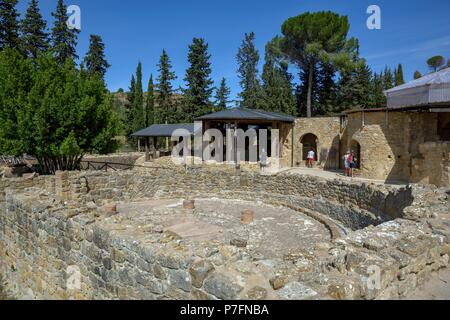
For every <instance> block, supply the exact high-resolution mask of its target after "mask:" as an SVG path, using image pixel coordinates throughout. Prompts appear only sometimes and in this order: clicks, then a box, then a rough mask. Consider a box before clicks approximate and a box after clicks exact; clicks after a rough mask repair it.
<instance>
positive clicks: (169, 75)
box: [155, 50, 177, 123]
mask: <svg viewBox="0 0 450 320" xmlns="http://www.w3.org/2000/svg"><path fill="white" fill-rule="evenodd" d="M171 69H172V64H171V62H170V59H169V56H168V55H167V52H166V51H165V50H163V52H162V54H161V57H160V60H159V63H158V72H159V76H158V89H159V94H158V96H157V98H156V104H157V106H158V107H157V108H156V112H155V119H158V122H159V123H166V122H169V123H170V122H171V121H174V120H175V119H176V118H177V115H176V114H174V111H175V110H174V103H173V101H172V99H173V88H172V81H173V80H175V79H176V78H177V77H176V75H175V73H174V72H173V71H172V70H171Z"/></svg>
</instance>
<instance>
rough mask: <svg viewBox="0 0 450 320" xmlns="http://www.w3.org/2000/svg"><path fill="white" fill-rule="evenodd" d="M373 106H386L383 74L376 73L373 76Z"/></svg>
mask: <svg viewBox="0 0 450 320" xmlns="http://www.w3.org/2000/svg"><path fill="white" fill-rule="evenodd" d="M371 100H372V101H371V102H372V106H371V107H372V108H386V103H387V102H386V96H385V95H384V85H383V74H382V73H380V74H377V73H375V74H374V75H373V78H372V99H371Z"/></svg>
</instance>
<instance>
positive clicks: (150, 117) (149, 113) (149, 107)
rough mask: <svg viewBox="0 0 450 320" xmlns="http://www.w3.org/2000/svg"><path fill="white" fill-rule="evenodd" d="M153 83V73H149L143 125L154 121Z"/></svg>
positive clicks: (146, 125)
mask: <svg viewBox="0 0 450 320" xmlns="http://www.w3.org/2000/svg"><path fill="white" fill-rule="evenodd" d="M154 113H155V85H154V83H153V75H150V80H149V81H148V88H147V100H146V104H145V127H149V126H150V125H152V124H154V123H155V114H154Z"/></svg>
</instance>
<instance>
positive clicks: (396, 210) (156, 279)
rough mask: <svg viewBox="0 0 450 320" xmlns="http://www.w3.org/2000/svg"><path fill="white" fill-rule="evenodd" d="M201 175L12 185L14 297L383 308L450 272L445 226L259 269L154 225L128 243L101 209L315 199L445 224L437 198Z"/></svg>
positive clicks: (8, 266)
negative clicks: (72, 283)
mask: <svg viewBox="0 0 450 320" xmlns="http://www.w3.org/2000/svg"><path fill="white" fill-rule="evenodd" d="M191 170H192V171H188V172H187V173H185V172H183V171H170V172H168V171H164V170H160V171H156V170H155V171H150V172H149V174H148V175H146V176H142V175H141V174H133V173H129V172H127V173H120V174H117V173H116V174H107V173H99V172H88V173H81V174H80V173H70V174H68V173H58V175H57V176H56V177H43V178H42V179H43V180H44V182H42V180H37V181H36V182H37V184H36V186H35V188H31V189H22V190H21V191H20V192H18V190H17V189H14V188H15V187H16V186H17V187H18V188H22V187H23V186H21V185H20V183H18V184H17V182H13V183H10V184H9V185H7V184H8V182H5V183H4V187H8V188H7V190H6V191H5V195H6V196H5V201H0V273H1V274H3V275H4V276H5V278H6V279H7V280H8V283H9V284H10V285H11V286H12V288H11V289H13V292H15V293H17V294H27V295H28V296H34V297H37V298H41V299H42V298H46V299H55V298H56V299H68V298H74V299H248V298H257V297H258V296H259V293H261V291H264V290H266V291H267V292H270V293H271V294H273V295H274V296H273V298H278V299H296V298H313V297H315V296H317V295H320V296H322V295H324V294H325V295H326V294H327V295H330V296H331V297H333V298H336V299H347V298H348V299H359V298H365V299H373V298H377V297H398V296H399V295H404V294H406V293H408V292H410V291H411V290H414V289H415V288H416V287H417V285H419V284H422V283H423V282H424V281H425V280H426V278H427V276H429V275H430V273H431V272H432V271H435V270H438V269H439V268H441V267H445V266H446V265H448V249H449V248H448V245H447V246H444V243H448V242H449V241H450V237H448V236H447V238H446V240H445V239H444V238H445V237H443V236H441V234H442V232H444V231H442V230H441V229H440V228H441V226H440V225H439V224H436V223H435V224H433V225H435V226H436V234H434V233H433V232H432V231H431V229H430V227H429V226H428V223H427V222H420V223H416V222H413V221H406V220H398V221H391V222H387V223H385V224H381V225H378V226H377V227H369V228H366V229H364V230H359V231H356V232H350V233H349V235H348V236H346V237H344V238H343V239H338V240H336V243H334V244H333V243H332V244H329V245H328V246H327V247H325V249H323V247H321V246H319V248H318V249H317V250H318V251H317V252H315V253H314V254H312V255H309V254H306V253H296V254H293V255H292V256H289V257H286V259H287V260H286V261H284V262H276V261H267V262H265V263H264V261H258V259H252V258H250V259H248V257H250V256H249V252H247V251H246V249H245V248H237V247H234V246H229V245H217V244H214V242H212V243H208V244H200V245H193V244H192V243H186V242H184V241H179V240H177V239H176V238H171V237H170V236H168V235H166V234H163V233H161V231H159V230H158V229H157V228H155V227H154V226H142V228H140V229H138V230H135V233H134V234H133V236H120V235H119V233H120V230H121V228H126V225H127V222H126V217H117V219H118V220H120V219H125V220H124V221H123V222H122V223H121V224H118V225H117V226H116V227H115V228H111V227H107V225H105V224H103V221H104V220H105V219H108V217H107V216H104V214H103V213H102V211H101V210H100V208H99V207H98V205H101V204H103V203H108V202H111V201H119V200H123V201H128V200H133V201H138V200H140V199H146V198H149V197H156V198H158V197H172V196H184V197H189V198H191V197H193V196H195V195H198V194H203V195H209V196H214V195H217V196H220V197H224V198H227V197H236V198H239V197H241V196H242V197H243V198H244V199H251V200H253V201H258V200H261V201H274V202H277V201H278V202H279V203H286V202H289V203H291V204H292V205H294V206H295V205H298V206H304V205H307V204H308V201H309V203H310V206H311V207H313V208H314V209H315V210H322V209H323V208H327V207H328V208H329V210H330V213H329V214H330V216H332V215H333V213H336V212H343V211H341V210H342V209H340V208H339V204H345V205H346V207H348V208H349V210H350V211H349V212H350V213H351V214H350V215H345V214H344V216H343V217H342V218H343V220H344V221H346V219H347V218H348V217H353V218H354V219H355V221H356V220H358V219H357V217H358V215H359V214H362V215H364V214H368V216H370V214H369V213H372V214H373V216H376V214H377V213H379V214H381V210H387V211H388V212H387V213H386V214H385V215H383V216H384V217H387V216H390V217H391V218H393V217H397V216H401V215H402V214H403V213H404V214H406V215H411V216H410V217H411V218H415V219H417V218H419V217H433V216H434V215H436V214H437V213H439V210H438V208H440V206H439V205H437V204H436V203H437V202H438V201H436V199H434V197H435V196H436V193H435V191H433V190H431V191H428V190H419V191H417V190H412V189H403V190H402V189H400V190H394V189H390V188H385V187H377V186H369V185H365V184H350V183H346V182H339V181H325V180H321V179H314V178H311V177H295V176H294V177H290V176H276V177H262V176H256V175H253V174H249V175H242V176H238V175H232V174H230V173H226V172H216V171H210V170H206V171H204V172H202V171H203V170H200V169H191ZM259 181H260V182H259ZM271 181H272V182H271ZM302 185H304V187H302ZM51 189H53V190H54V192H55V194H54V195H53V194H52V193H51V192H49V191H48V190H51ZM269 190H270V192H269ZM319 192H320V194H319ZM303 197H304V198H305V200H303V199H302V198H303ZM416 197H417V199H416ZM428 197H430V203H429V204H426V203H427V202H426V201H427V200H426V199H428ZM67 198H68V199H67ZM315 198H316V199H317V202H315V203H314V202H312V201H314V200H313V199H315ZM74 199H76V201H74ZM306 199H308V200H306ZM92 200H94V201H95V202H96V203H97V205H96V204H93V203H92V202H91V201H92ZM447 200H448V199H447ZM416 201H417V202H416ZM440 201H441V202H443V201H444V202H445V201H446V199H444V198H440ZM320 203H322V208H321V205H320ZM424 204H425V205H424ZM436 206H437V207H436ZM435 207H436V208H435ZM327 210H328V209H327ZM367 210H371V211H370V212H369V211H367ZM390 210H392V212H389V211H390ZM323 212H324V213H325V210H324V211H323ZM402 212H403V213H402ZM344 213H345V212H344ZM346 217H347V218H346ZM336 218H338V217H336ZM114 219H116V218H114ZM362 220H365V218H364V216H362ZM375 220H376V219H375ZM351 222H352V220H347V223H351ZM367 222H368V221H366V223H367ZM355 223H356V222H355ZM419 229H420V230H421V231H420V232H417V230H419ZM419 234H420V238H417V239H415V237H417V236H418V235H419ZM444 241H447V242H444ZM322 246H323V244H322ZM246 257H247V258H246ZM260 259H261V258H260ZM369 263H372V264H375V265H377V266H379V267H380V269H381V271H382V275H383V278H382V279H383V283H382V288H381V289H380V290H378V291H367V287H366V286H365V282H364V281H366V280H365V279H367V270H368V269H367V266H369ZM69 266H77V267H78V268H79V271H80V273H81V290H71V289H70V287H67V284H68V283H67V280H68V279H69V276H70V274H68V273H67V271H68V269H67V268H68V267H69ZM296 266H297V267H296ZM298 266H301V270H302V271H300V274H299V273H298V272H299V271H298V270H299V269H298V268H299V267H298ZM325 273H326V274H327V276H326V279H327V280H326V281H325V282H324V280H323V277H322V275H323V274H325ZM254 275H259V276H260V277H262V278H261V279H259V280H258V281H262V283H265V285H263V287H262V288H261V287H254V283H255V282H254V281H255V278H254ZM280 275H281V276H280ZM298 279H302V280H301V281H304V282H303V283H300V282H298V281H299V280H298ZM306 284H307V286H306ZM305 288H306V289H305ZM305 292H306V293H305Z"/></svg>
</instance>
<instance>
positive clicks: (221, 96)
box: [215, 78, 231, 111]
mask: <svg viewBox="0 0 450 320" xmlns="http://www.w3.org/2000/svg"><path fill="white" fill-rule="evenodd" d="M230 92H231V91H230V88H228V87H227V82H226V80H225V78H222V80H221V81H220V86H219V88H218V89H217V91H216V97H215V98H216V111H220V110H225V109H226V108H227V103H228V99H229V96H230Z"/></svg>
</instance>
